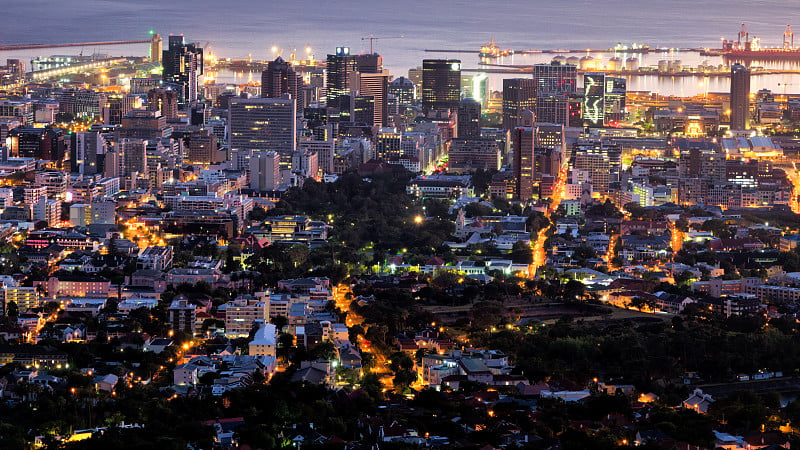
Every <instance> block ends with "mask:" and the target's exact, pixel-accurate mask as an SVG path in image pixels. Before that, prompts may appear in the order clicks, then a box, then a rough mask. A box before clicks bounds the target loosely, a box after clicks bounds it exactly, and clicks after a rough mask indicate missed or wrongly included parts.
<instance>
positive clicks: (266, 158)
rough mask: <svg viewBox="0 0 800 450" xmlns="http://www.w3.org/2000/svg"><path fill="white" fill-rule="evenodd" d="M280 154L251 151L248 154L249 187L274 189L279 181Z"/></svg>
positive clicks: (264, 190) (263, 190) (262, 190)
mask: <svg viewBox="0 0 800 450" xmlns="http://www.w3.org/2000/svg"><path fill="white" fill-rule="evenodd" d="M280 159H281V158H280V155H278V154H277V153H275V152H253V154H252V155H251V156H250V189H252V190H254V191H257V192H266V191H274V190H275V189H277V187H278V185H279V184H280V183H281V169H280Z"/></svg>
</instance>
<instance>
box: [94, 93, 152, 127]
mask: <svg viewBox="0 0 800 450" xmlns="http://www.w3.org/2000/svg"><path fill="white" fill-rule="evenodd" d="M141 103H142V102H141V99H140V98H139V96H138V95H125V94H109V95H108V96H107V97H106V102H105V104H104V105H103V107H102V108H100V117H102V119H103V123H104V124H107V125H119V124H121V123H122V118H123V117H125V115H126V114H128V113H129V112H130V111H131V110H133V109H135V108H138V107H140V106H141Z"/></svg>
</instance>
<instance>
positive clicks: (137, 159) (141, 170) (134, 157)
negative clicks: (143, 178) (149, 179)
mask: <svg viewBox="0 0 800 450" xmlns="http://www.w3.org/2000/svg"><path fill="white" fill-rule="evenodd" d="M114 149H115V151H116V153H117V155H118V159H117V164H118V166H119V172H118V173H119V176H125V177H128V176H131V175H133V174H134V173H137V174H147V141H143V140H141V139H120V140H119V141H118V142H117V145H116V146H115V148H114Z"/></svg>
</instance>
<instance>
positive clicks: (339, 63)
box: [325, 47, 358, 108]
mask: <svg viewBox="0 0 800 450" xmlns="http://www.w3.org/2000/svg"><path fill="white" fill-rule="evenodd" d="M357 67H358V64H357V61H356V57H355V56H353V55H351V54H350V48H349V47H336V53H334V54H333V55H328V62H327V72H326V83H327V87H326V93H325V99H326V102H327V105H328V106H329V107H334V108H339V97H341V96H343V95H349V94H350V74H351V73H353V72H356V71H357Z"/></svg>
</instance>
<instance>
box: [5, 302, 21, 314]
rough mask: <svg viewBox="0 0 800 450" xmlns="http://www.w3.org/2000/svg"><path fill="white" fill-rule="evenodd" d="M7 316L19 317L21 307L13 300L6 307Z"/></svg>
mask: <svg viewBox="0 0 800 450" xmlns="http://www.w3.org/2000/svg"><path fill="white" fill-rule="evenodd" d="M6 316H8V317H17V316H19V307H18V306H17V302H15V301H14V300H11V301H10V302H8V304H7V305H6Z"/></svg>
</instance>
